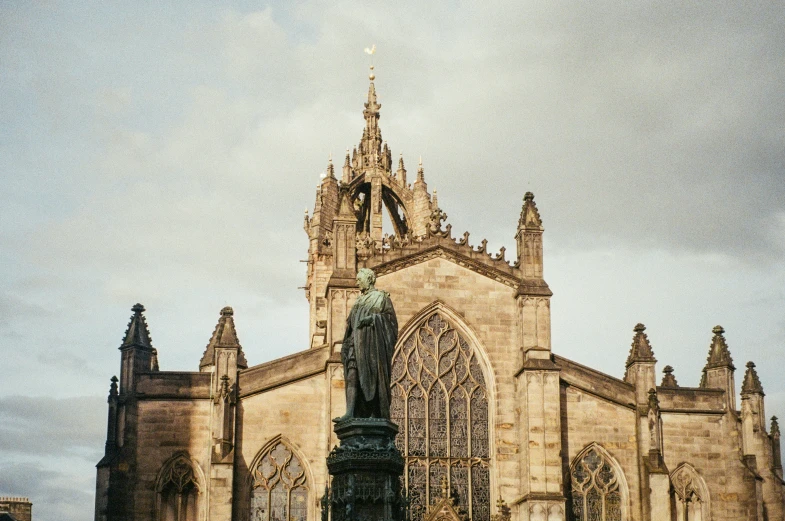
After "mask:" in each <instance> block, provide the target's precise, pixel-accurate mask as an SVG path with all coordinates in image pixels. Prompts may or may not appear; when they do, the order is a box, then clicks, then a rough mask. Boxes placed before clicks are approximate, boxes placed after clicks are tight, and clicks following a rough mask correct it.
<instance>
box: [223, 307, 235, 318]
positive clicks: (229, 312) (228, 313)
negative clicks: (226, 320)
mask: <svg viewBox="0 0 785 521" xmlns="http://www.w3.org/2000/svg"><path fill="white" fill-rule="evenodd" d="M232 315H234V310H233V309H232V306H226V307H224V308H223V309H222V310H221V316H222V317H231V316H232Z"/></svg>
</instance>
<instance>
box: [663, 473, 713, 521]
mask: <svg viewBox="0 0 785 521" xmlns="http://www.w3.org/2000/svg"><path fill="white" fill-rule="evenodd" d="M671 483H672V485H673V487H672V490H673V495H674V499H675V504H676V520H677V521H704V520H705V521H708V519H709V504H708V500H709V493H708V489H707V488H706V484H705V482H704V481H703V479H702V478H701V477H700V475H699V474H698V473H697V472H696V471H695V469H693V468H692V467H691V466H690V465H688V464H686V463H685V464H683V465H681V466H679V467H678V468H676V470H674V471H673V473H672V474H671Z"/></svg>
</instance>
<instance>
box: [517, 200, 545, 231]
mask: <svg viewBox="0 0 785 521" xmlns="http://www.w3.org/2000/svg"><path fill="white" fill-rule="evenodd" d="M518 229H519V230H521V229H526V230H532V229H534V230H542V229H543V228H542V219H541V218H540V212H539V211H538V210H537V204H536V203H535V202H534V194H533V193H531V192H526V195H524V196H523V208H521V218H520V219H519V220H518Z"/></svg>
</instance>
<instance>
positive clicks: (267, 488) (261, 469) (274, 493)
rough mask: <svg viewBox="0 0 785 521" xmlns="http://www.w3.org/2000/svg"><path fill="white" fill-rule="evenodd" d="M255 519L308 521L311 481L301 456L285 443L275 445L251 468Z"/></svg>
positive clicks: (259, 520)
mask: <svg viewBox="0 0 785 521" xmlns="http://www.w3.org/2000/svg"><path fill="white" fill-rule="evenodd" d="M251 477H252V492H251V520H252V521H305V520H306V519H307V518H308V483H307V479H306V476H305V469H304V468H303V466H302V464H301V463H300V459H299V458H298V457H297V455H296V454H294V452H292V450H290V449H289V448H288V447H287V446H286V445H285V444H283V443H281V442H279V443H277V444H276V445H274V446H273V447H272V448H271V449H270V450H269V451H268V452H267V453H266V454H265V455H264V456H262V457H261V458H260V459H259V462H258V463H257V464H256V466H255V467H254V468H253V469H252V470H251Z"/></svg>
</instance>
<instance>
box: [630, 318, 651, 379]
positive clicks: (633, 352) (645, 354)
mask: <svg viewBox="0 0 785 521" xmlns="http://www.w3.org/2000/svg"><path fill="white" fill-rule="evenodd" d="M632 330H633V331H635V335H634V336H633V337H632V344H631V346H630V354H629V356H627V367H628V368H629V367H630V366H631V365H632V364H634V363H635V362H656V361H657V360H655V359H654V352H653V351H652V349H651V344H650V343H649V337H648V336H647V335H646V333H644V331H646V326H644V325H643V324H641V323H638V324H635V327H634V328H632Z"/></svg>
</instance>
